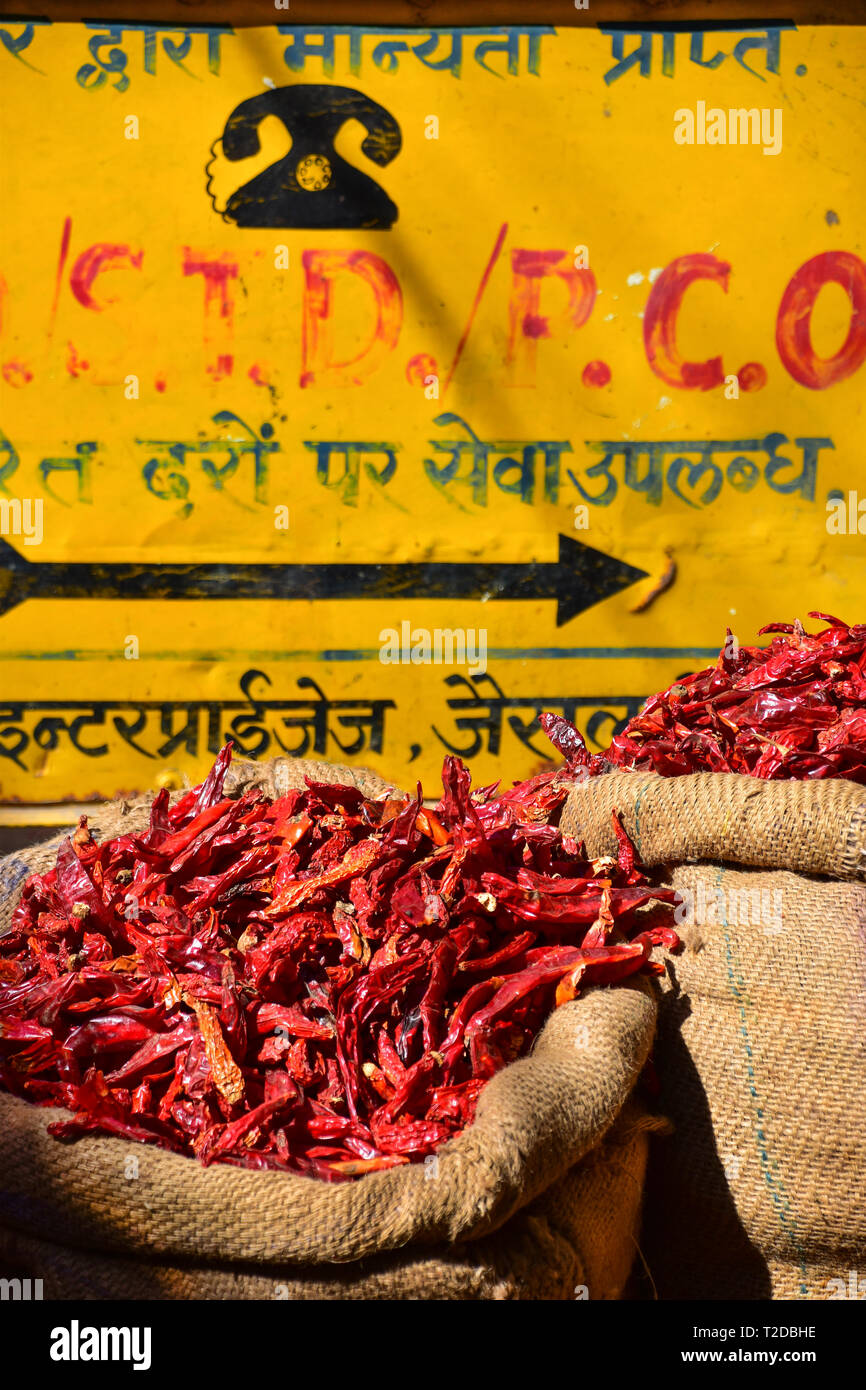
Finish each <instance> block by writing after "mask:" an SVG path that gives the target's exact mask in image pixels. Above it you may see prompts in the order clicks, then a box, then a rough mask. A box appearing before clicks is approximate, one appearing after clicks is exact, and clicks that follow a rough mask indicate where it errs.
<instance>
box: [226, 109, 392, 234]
mask: <svg viewBox="0 0 866 1390" xmlns="http://www.w3.org/2000/svg"><path fill="white" fill-rule="evenodd" d="M266 116H276V117H278V119H279V120H281V121H282V123H283V125H284V126H285V127H286V130H287V131H288V132H289V135H290V136H291V139H292V148H291V150H290V151H289V153H288V154H287V155H286V156H285V157H284V158H283V159H280V160H277V161H276V163H274V164H271V165H269V166H268V168H267V169H264V170H263V171H262V172H261V173H260V174H258V175H257V176H256V177H255V178H253V179H251V180H250V181H249V183H245V184H244V185H243V187H241V188H239V189H237V190H236V192H234V193H233V194H232V195H231V197H230V198H229V200H228V203H227V204H226V209H225V213H224V214H223V215H224V216H225V218H226V219H227V220H229V221H233V222H236V223H237V225H238V226H239V227H317V228H323V227H370V228H379V227H381V228H386V227H390V226H392V225H393V223H394V222H395V221H396V220H397V216H398V212H397V208H396V207H395V205H394V203H392V201H391V199H390V198H389V197H388V195H387V193H386V192H385V190H384V189H383V188H381V187H380V186H379V184H378V183H376V181H375V179H372V178H370V177H369V175H368V174H365V173H363V172H362V171H361V170H360V169H356V168H355V166H354V165H353V164H349V163H348V161H347V160H345V159H343V158H342V156H341V155H339V154H337V152H336V150H335V149H334V140H335V139H336V136H337V133H338V132H339V131H340V129H341V128H342V127H343V125H345V123H346V121H348V120H352V119H354V120H358V121H360V122H361V123H362V125H364V126H365V127H366V129H367V135H366V137H365V138H364V141H363V143H362V145H361V149H362V150H363V152H364V154H365V155H366V156H367V158H368V159H371V160H372V161H373V163H374V164H378V165H384V164H389V163H390V161H391V160H392V159H394V157H395V156H396V155H397V154H398V153H399V151H400V146H401V144H402V136H401V133H400V127H399V125H398V124H397V122H396V120H395V119H394V117H393V116H392V115H391V113H390V111H386V109H385V107H384V106H380V105H379V103H378V102H377V101H371V99H370V98H369V97H367V96H364V94H363V92H358V91H356V90H355V89H354V88H352V87H326V86H318V85H316V86H313V85H306V84H298V85H295V86H291V87H278V88H275V89H274V90H272V91H268V92H262V93H261V94H260V95H259V96H254V97H250V98H249V99H248V100H247V101H242V102H241V104H240V105H239V106H236V107H235V109H234V111H233V112H232V113H231V115H230V116H229V118H228V120H227V122H226V127H225V130H224V131H223V136H222V150H223V154H224V155H225V157H226V158H227V159H230V160H238V159H248V158H249V157H250V156H251V155H255V154H258V152H259V150H260V148H261V146H260V142H259V133H258V128H259V125H260V124H261V122H262V121H263V120H264V119H265V117H266ZM212 148H215V147H212Z"/></svg>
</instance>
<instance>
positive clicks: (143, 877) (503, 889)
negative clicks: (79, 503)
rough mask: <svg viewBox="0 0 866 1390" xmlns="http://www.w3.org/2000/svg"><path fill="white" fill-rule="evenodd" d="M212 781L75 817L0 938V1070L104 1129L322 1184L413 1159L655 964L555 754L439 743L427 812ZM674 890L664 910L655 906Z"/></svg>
mask: <svg viewBox="0 0 866 1390" xmlns="http://www.w3.org/2000/svg"><path fill="white" fill-rule="evenodd" d="M229 760H230V750H229V748H226V749H224V750H223V752H222V753H221V754H220V756H219V758H218V759H217V761H216V763H215V765H214V767H213V769H212V771H211V773H210V776H209V777H208V779H207V781H206V782H205V783H204V784H203V785H202V786H201V787H198V788H196V789H195V790H193V791H190V792H188V793H187V794H185V795H184V796H183V797H182V798H181V799H180V800H179V801H178V802H177V804H176V805H175V806H174V807H170V805H169V798H168V794H167V793H166V792H161V793H160V794H159V795H158V796H157V798H156V800H155V801H154V804H153V808H152V815H151V822H150V827H149V829H148V830H147V831H146V832H145V833H143V834H140V835H122V836H120V837H119V838H117V839H114V840H110V841H107V842H105V843H104V844H97V842H96V841H95V840H94V839H93V838H92V837H91V834H90V832H89V830H88V828H87V824H86V818H85V817H82V819H81V823H80V825H79V828H78V830H77V831H76V833H75V834H74V835H73V836H72V837H71V838H70V839H68V840H66V841H65V842H64V843H63V845H62V847H61V849H60V850H59V852H58V855H57V863H56V867H55V868H53V869H52V870H51V871H50V872H48V873H45V874H42V875H34V876H33V877H31V878H30V879H29V880H28V881H27V883H26V885H25V888H24V893H23V896H22V899H21V902H20V904H19V906H18V908H17V909H16V912H15V915H14V918H13V923H12V928H11V931H10V932H9V933H8V934H7V935H6V936H5V937H3V938H0V1083H2V1084H3V1086H5V1087H6V1088H7V1089H8V1090H9V1091H12V1092H13V1093H15V1094H16V1095H19V1096H24V1097H27V1098H28V1099H29V1100H32V1101H35V1102H37V1103H41V1104H58V1105H62V1106H65V1107H66V1108H68V1109H69V1110H71V1111H73V1112H74V1118H72V1119H71V1120H68V1121H61V1122H58V1123H55V1124H52V1125H51V1126H50V1128H51V1131H52V1133H53V1134H54V1135H55V1136H56V1137H57V1138H58V1139H66V1140H69V1139H74V1138H77V1137H78V1136H80V1135H82V1134H84V1133H86V1132H90V1131H97V1132H100V1133H107V1134H116V1135H120V1136H122V1137H124V1138H126V1139H134V1140H139V1141H142V1142H144V1143H152V1144H159V1145H162V1146H163V1147H165V1148H168V1149H173V1150H176V1151H177V1152H179V1153H185V1154H194V1155H196V1156H197V1157H198V1158H199V1159H200V1160H201V1161H202V1163H205V1164H208V1163H212V1162H214V1161H216V1160H221V1161H223V1162H228V1163H234V1164H240V1165H243V1166H245V1167H250V1168H278V1169H284V1170H288V1171H292V1172H297V1173H307V1174H312V1175H316V1176H318V1177H321V1178H326V1179H330V1180H334V1179H338V1178H345V1177H353V1176H356V1175H358V1174H360V1173H363V1172H367V1171H369V1170H371V1169H376V1168H383V1167H389V1166H391V1165H394V1164H399V1163H405V1162H408V1161H411V1160H417V1159H421V1158H423V1157H424V1156H425V1155H427V1154H429V1153H431V1152H432V1151H434V1150H435V1149H436V1148H437V1147H438V1146H439V1145H440V1144H442V1143H443V1142H444V1141H445V1140H447V1139H448V1138H450V1137H451V1136H452V1135H454V1134H455V1133H457V1132H458V1131H459V1130H461V1129H462V1128H463V1127H464V1126H465V1125H466V1124H468V1123H469V1122H470V1121H471V1119H472V1116H473V1113H474V1107H475V1103H476V1100H477V1097H478V1093H479V1091H480V1090H481V1088H482V1086H483V1085H484V1083H485V1082H486V1081H487V1080H488V1079H489V1077H491V1076H492V1075H493V1074H494V1073H495V1072H496V1071H498V1070H499V1069H500V1068H501V1067H503V1066H504V1065H505V1064H506V1063H508V1062H509V1061H511V1060H512V1059H513V1058H515V1057H518V1056H520V1055H521V1054H522V1053H525V1052H526V1051H527V1049H528V1047H529V1046H530V1044H531V1042H532V1040H533V1038H534V1037H535V1036H536V1034H537V1033H538V1031H539V1029H540V1027H541V1026H542V1024H543V1023H544V1020H545V1018H546V1017H547V1016H548V1015H549V1013H550V1011H551V1009H552V1008H554V1007H555V1006H556V1005H558V1004H561V1003H563V1002H565V1001H567V1000H570V999H572V998H574V996H575V995H576V994H577V993H578V992H579V990H580V989H581V988H582V986H583V985H584V984H587V983H606V984H612V983H615V982H616V981H619V980H621V979H623V978H624V977H626V976H628V975H630V974H633V973H634V972H635V971H637V970H640V969H650V970H652V969H653V966H652V964H651V963H650V959H649V957H650V951H651V949H652V947H653V946H654V945H656V944H660V943H664V944H668V945H671V944H675V943H676V936H675V934H674V932H673V931H672V929H671V928H670V927H669V926H659V925H653V921H654V917H655V913H654V908H652V907H651V906H648V904H650V902H651V900H652V899H655V900H657V901H659V902H670V901H671V900H672V894H670V893H669V892H665V891H660V890H654V889H652V888H651V887H650V886H649V885H648V884H647V883H646V881H645V879H644V878H643V876H642V875H641V873H640V871H639V869H638V868H636V866H635V856H634V850H633V847H632V845H631V844H630V842H629V840H628V838H627V837H626V835H625V833H624V831H623V830H622V829H621V827H620V826H619V824H618V823H617V824H616V829H617V835H618V843H619V855H618V860H613V859H600V860H596V861H594V862H589V861H588V860H587V859H586V857H585V855H584V853H583V849H582V846H580V845H578V844H576V843H575V842H574V841H571V840H568V839H567V838H565V839H563V837H561V836H560V835H559V833H558V831H557V829H556V828H555V826H554V825H551V824H548V823H547V821H548V818H549V817H550V816H552V818H553V820H554V821H555V820H556V819H557V811H558V808H560V807H561V805H562V802H563V801H564V798H565V796H566V794H567V790H568V782H567V779H565V778H563V777H562V776H561V775H560V774H557V773H546V774H543V775H542V776H540V777H538V778H535V779H533V780H532V781H531V782H527V783H524V784H522V785H520V786H518V787H516V788H514V789H512V790H511V791H510V792H507V793H505V794H504V795H502V796H501V797H496V796H495V795H494V791H495V789H494V788H489V787H488V788H482V789H479V790H476V791H474V792H472V791H471V790H470V777H469V773H468V771H467V770H466V768H465V767H463V765H462V764H461V763H460V762H459V761H458V760H457V759H455V758H448V759H447V760H446V763H445V768H444V772H443V786H444V791H443V795H442V798H441V800H440V801H439V804H438V806H437V807H436V809H435V811H428V810H425V809H424V808H423V805H422V800H421V794H420V789H419V793H418V796H417V797H415V798H410V797H404V798H394V799H390V800H386V799H382V800H377V801H374V800H369V799H367V798H365V797H364V796H363V795H362V794H361V792H360V791H358V790H357V789H355V788H353V787H348V786H332V785H323V784H312V785H309V786H308V788H307V789H305V790H303V791H293V792H290V793H289V794H288V795H287V796H285V797H283V798H282V799H281V800H278V801H274V802H272V801H271V800H269V799H268V798H267V797H265V796H264V795H262V794H261V793H260V792H259V791H257V790H247V791H246V792H244V794H243V795H242V796H240V797H239V798H238V799H237V800H229V799H225V798H224V797H223V794H222V789H223V779H224V775H225V772H226V768H227V766H228V762H229ZM663 911H666V909H663Z"/></svg>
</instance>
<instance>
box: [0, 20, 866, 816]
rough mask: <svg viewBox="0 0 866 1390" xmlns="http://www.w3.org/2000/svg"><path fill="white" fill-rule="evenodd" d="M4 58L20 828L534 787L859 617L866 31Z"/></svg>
mask: <svg viewBox="0 0 866 1390" xmlns="http://www.w3.org/2000/svg"><path fill="white" fill-rule="evenodd" d="M0 65H2V89H0V90H2V96H0V140H2V148H0V197H2V207H3V223H2V230H0V376H2V393H3V394H2V406H0V530H2V536H0V551H2V554H0V661H2V688H0V798H2V799H4V800H15V799H22V800H43V801H52V800H62V799H65V798H69V797H77V798H81V799H87V798H90V797H93V796H96V795H105V794H113V793H117V792H123V791H126V792H129V791H133V790H136V789H141V788H144V787H147V786H152V785H153V784H154V783H155V782H156V781H157V780H159V779H160V778H165V777H166V776H169V777H175V778H177V779H179V778H180V777H181V776H182V775H183V774H189V775H191V776H196V775H198V774H200V773H202V772H203V771H204V769H205V768H206V766H207V765H208V763H209V761H210V759H211V758H212V756H213V754H214V752H215V751H216V750H217V749H218V748H219V746H220V745H221V743H222V742H223V740H224V739H225V738H227V737H228V738H231V739H232V740H233V741H234V743H235V746H236V747H237V749H238V750H239V751H240V752H242V753H245V754H247V755H248V756H253V757H259V758H265V757H269V756H273V755H275V754H279V753H284V752H286V753H293V754H299V755H303V756H314V757H328V758H332V759H339V760H342V761H347V762H350V763H364V764H367V765H370V766H373V767H375V768H377V769H379V770H381V771H382V772H384V773H386V774H387V775H389V776H390V777H392V778H395V779H397V780H399V781H401V782H404V783H410V782H414V780H415V779H416V777H421V778H422V779H423V780H424V782H425V784H426V785H427V786H428V787H430V788H432V786H433V785H434V784H435V781H436V776H437V773H438V769H439V767H440V765H441V760H442V757H443V755H444V754H445V753H447V752H457V753H460V754H461V755H462V756H463V757H464V758H466V759H467V760H468V761H469V763H470V764H471V766H472V769H473V773H474V774H475V775H476V776H477V777H478V778H480V779H481V780H482V781H485V780H492V779H494V778H496V777H497V776H501V775H504V776H505V777H506V778H507V779H511V778H516V777H518V776H521V775H525V774H527V773H529V772H530V771H532V770H534V769H536V768H537V767H538V766H539V764H541V762H542V760H543V759H544V758H545V757H546V756H547V755H548V753H549V749H548V748H547V746H546V744H545V740H544V738H543V736H542V734H541V733H540V731H539V728H538V724H537V719H536V715H537V713H538V711H539V710H540V709H543V708H551V709H556V710H559V711H563V710H564V711H565V712H566V713H567V714H568V715H569V716H571V717H573V718H574V719H575V720H576V722H577V723H578V725H579V727H581V729H582V730H583V731H584V733H585V734H586V736H587V738H588V740H589V742H590V745H591V746H592V747H593V748H598V747H600V746H604V745H605V744H606V743H607V742H608V740H609V738H610V737H611V735H612V734H613V733H614V732H615V731H616V729H617V727H618V726H619V725H620V724H621V723H622V721H623V720H624V719H626V718H628V716H629V715H630V714H631V713H633V712H634V711H635V710H636V709H637V708H638V706H639V704H640V702H641V700H642V699H643V698H644V697H645V696H646V695H647V694H648V693H649V692H650V691H652V690H654V689H656V688H658V687H659V686H661V685H663V684H665V683H667V682H668V681H670V680H672V679H673V678H674V677H676V676H677V675H678V674H680V673H682V672H684V671H687V670H690V669H694V668H695V667H696V666H697V665H699V664H705V663H706V660H707V659H708V658H709V656H710V654H711V653H712V652H713V651H715V650H716V649H717V648H718V646H719V645H720V643H721V641H722V640H723V639H724V629H725V625H726V624H727V625H729V626H730V627H731V628H732V630H733V631H734V633H735V635H736V636H738V637H739V638H740V640H751V639H753V638H754V635H755V632H756V629H757V627H758V626H760V624H761V623H763V622H765V621H768V620H770V619H786V620H790V619H792V618H793V617H795V616H798V615H799V616H801V617H804V616H805V614H806V613H807V612H808V610H809V609H812V608H820V609H823V610H825V611H829V612H838V613H840V615H841V616H843V617H846V618H849V619H850V620H852V621H853V620H855V619H859V618H862V617H863V613H864V603H863V600H864V597H866V582H864V572H863V544H864V542H863V535H862V534H861V532H860V530H859V529H858V528H859V525H860V521H861V520H862V522H863V530H866V517H864V516H863V515H862V512H861V511H860V499H859V497H858V495H857V488H858V486H859V487H860V488H861V490H862V491H863V492H864V505H863V509H862V511H863V512H866V483H863V482H862V481H861V480H862V478H863V471H862V439H863V399H864V381H866V251H864V245H863V232H864V226H866V183H864V179H863V169H864V168H866V108H864V105H863V102H862V73H863V70H864V65H866V29H847V30H845V31H840V30H836V29H833V28H822V29H818V28H805V29H804V28H797V27H795V26H794V25H791V24H779V25H778V26H775V27H770V28H766V27H763V26H759V27H757V28H748V27H743V26H739V27H735V26H731V25H727V26H726V25H719V24H715V25H709V24H706V25H704V26H699V25H695V26H694V27H692V28H689V27H687V26H682V25H681V26H676V27H674V28H669V29H667V30H665V29H662V28H657V29H655V30H641V29H639V28H637V29H636V28H633V27H632V28H628V27H625V26H616V25H611V26H605V27H602V28H601V29H599V30H555V29H553V28H550V27H546V26H524V27H522V28H493V29H442V30H436V31H423V30H414V29H413V30H406V31H402V30H399V29H388V30H386V29H371V28H366V29H364V28H331V29H314V28H290V27H288V26H283V27H277V26H275V27H273V28H268V29H252V30H241V31H237V32H232V31H231V30H230V29H227V28H223V29H216V28H211V29H207V28H204V27H195V26H191V27H188V28H185V29H173V28H165V27H160V26H156V25H150V26H149V25H141V24H126V25H116V26H111V25H105V24H101V23H96V22H94V23H91V24H86V25H84V24H82V25H71V24H70V25H60V24H46V23H38V22H34V23H33V24H25V23H24V22H12V21H3V22H2V27H0ZM858 465H859V466H858ZM840 499H841V500H842V501H843V502H844V507H841V508H840V505H839V501H840ZM842 512H844V518H843V519H844V522H845V524H844V525H842V524H841V523H840V520H839V517H840V515H841V513H842Z"/></svg>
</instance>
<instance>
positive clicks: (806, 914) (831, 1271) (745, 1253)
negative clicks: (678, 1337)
mask: <svg viewBox="0 0 866 1390" xmlns="http://www.w3.org/2000/svg"><path fill="white" fill-rule="evenodd" d="M612 805H616V806H617V808H618V809H619V810H620V811H621V812H622V813H623V821H624V823H625V825H626V827H627V828H628V829H629V831H630V833H631V834H632V836H633V837H634V839H635V843H636V845H637V848H638V852H639V853H640V854H641V856H642V858H643V859H644V862H649V863H652V864H665V863H667V864H673V863H675V861H676V860H677V859H679V858H685V857H686V856H687V855H691V854H699V855H701V856H702V858H703V859H704V860H705V861H707V860H714V861H716V862H715V863H710V862H702V863H700V864H698V865H696V866H689V865H684V864H680V865H678V866H677V867H675V868H674V869H673V871H672V873H671V874H670V875H669V876H667V877H668V881H669V882H670V883H671V885H672V886H673V887H674V888H675V889H677V890H678V891H679V892H680V893H681V895H682V904H681V907H680V908H679V909H678V915H679V916H680V917H684V918H685V920H683V921H682V922H681V924H680V926H679V930H680V933H681V935H682V937H683V941H684V949H683V950H682V952H679V953H677V954H673V955H668V959H667V962H666V964H667V975H666V977H665V978H664V979H663V980H662V981H661V1003H660V1014H659V1035H658V1040H657V1044H656V1048H655V1052H654V1057H655V1062H656V1068H657V1071H658V1074H659V1077H660V1082H661V1088H662V1089H661V1097H660V1109H661V1110H662V1113H664V1114H666V1115H668V1116H669V1117H670V1118H671V1120H672V1121H673V1123H674V1126H675V1130H674V1134H673V1136H672V1137H670V1138H666V1139H662V1140H659V1141H658V1142H657V1143H655V1144H654V1145H653V1148H652V1152H651V1157H650V1167H649V1175H648V1179H647V1193H646V1200H645V1218H644V1232H643V1237H642V1242H641V1243H642V1249H643V1251H644V1254H645V1256H646V1259H647V1263H648V1266H649V1269H650V1272H651V1274H652V1277H653V1279H654V1282H655V1286H656V1289H657V1292H658V1295H659V1297H660V1298H662V1299H665V1298H699V1299H724V1298H751V1299H760V1298H775V1299H780V1298H794V1299H828V1298H837V1297H843V1296H844V1297H850V1296H851V1292H850V1291H851V1290H852V1289H854V1290H857V1289H859V1291H860V1292H859V1296H860V1297H863V1296H864V1295H866V888H864V887H863V886H862V885H861V883H860V882H859V881H857V880H859V879H862V877H863V865H864V853H863V850H864V835H863V826H864V817H866V789H864V788H863V787H859V786H855V785H854V784H851V783H845V782H836V781H833V782H813V783H756V782H754V781H753V780H752V779H749V778H746V777H736V776H731V775H724V774H719V775H716V774H702V775H698V776H695V777H685V778H670V779H662V778H653V777H651V776H644V775H643V774H640V775H638V774H613V775H611V776H609V777H604V778H600V779H598V781H596V782H588V783H585V784H582V785H580V786H579V787H577V788H575V790H574V792H573V793H572V795H571V797H570V800H569V804H568V807H567V812H566V814H564V816H563V827H564V828H566V829H568V831H569V833H571V834H575V835H579V836H580V837H581V838H586V839H587V841H588V848H589V849H590V851H591V852H592V853H603V852H608V851H609V850H611V849H612V848H613V847H614V844H615V841H614V837H613V834H612V831H610V829H609V813H610V808H611V806H612ZM732 860H735V861H739V862H740V863H751V864H756V863H759V864H762V865H764V866H766V867H765V871H761V870H758V869H754V868H732V867H730V866H729V864H726V863H725V862H724V861H732ZM789 866H796V867H797V868H798V869H804V868H806V867H808V868H809V869H810V870H811V872H810V873H808V874H807V873H805V872H798V873H792V872H790V871H789ZM834 1281H835V1282H834ZM846 1291H847V1292H846Z"/></svg>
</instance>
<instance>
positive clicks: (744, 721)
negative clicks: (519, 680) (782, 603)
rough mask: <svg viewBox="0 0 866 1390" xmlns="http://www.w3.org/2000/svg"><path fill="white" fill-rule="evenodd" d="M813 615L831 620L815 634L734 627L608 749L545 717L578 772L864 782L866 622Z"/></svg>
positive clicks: (779, 627) (786, 626)
mask: <svg viewBox="0 0 866 1390" xmlns="http://www.w3.org/2000/svg"><path fill="white" fill-rule="evenodd" d="M809 616H810V617H811V618H816V619H819V620H821V621H823V622H827V623H829V627H827V628H825V629H824V630H823V631H821V632H817V633H813V634H809V633H807V632H806V631H805V630H804V628H803V627H802V625H801V624H800V623H768V624H767V626H766V627H764V628H762V629H761V634H762V635H763V634H764V633H771V634H773V635H772V640H771V642H770V644H769V645H768V646H767V647H747V646H739V647H738V646H737V644H736V643H735V642H734V640H733V637H732V634H731V633H730V632H728V641H727V642H726V643H725V646H724V648H723V649H722V651H721V652H720V653H719V656H718V659H717V661H716V664H715V665H714V666H710V667H707V669H706V670H704V671H699V672H697V673H696V674H695V675H691V676H684V677H682V678H681V679H680V680H678V681H676V682H675V683H674V684H673V685H671V686H668V688H667V689H666V690H663V691H661V692H660V693H659V694H658V695H653V696H652V697H651V698H650V699H649V700H647V702H646V704H645V705H644V707H643V709H642V710H641V711H640V712H639V713H638V714H637V715H635V717H634V718H633V719H630V720H629V722H628V723H627V724H626V726H625V728H624V729H623V731H622V733H620V734H617V735H616V737H615V738H614V739H613V740H612V742H611V745H610V747H609V748H607V749H606V750H605V752H604V753H603V754H590V753H589V752H588V751H587V749H586V745H585V744H584V741H583V738H582V737H581V735H580V734H579V733H578V731H577V730H576V729H574V728H573V727H572V725H570V724H569V723H568V721H567V720H565V719H563V718H562V716H561V715H556V714H542V715H541V716H540V722H541V724H542V726H543V728H544V729H545V732H546V733H547V735H548V737H549V738H550V740H551V742H552V743H553V744H554V745H555V747H556V748H558V749H559V751H560V753H562V755H563V757H564V758H565V760H566V765H567V768H568V770H569V771H570V772H572V773H573V772H575V771H582V772H583V773H584V774H585V775H589V776H596V775H598V774H600V773H603V772H608V771H611V770H612V769H614V768H618V767H627V768H637V769H639V770H642V771H643V770H645V771H654V772H658V773H660V774H661V775H662V776H663V777H681V776H684V775H685V774H687V773H690V772H740V773H746V774H748V775H749V776H751V777H763V778H777V779H778V778H790V779H797V780H802V779H806V778H811V777H815V778H821V777H846V778H849V779H851V780H852V781H855V782H866V624H858V625H856V626H853V627H849V626H848V624H847V623H844V622H842V621H841V619H839V618H832V617H829V616H828V615H827V614H826V613H810V614H809ZM543 775H546V776H549V777H551V776H553V775H554V774H550V773H548V774H543Z"/></svg>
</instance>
